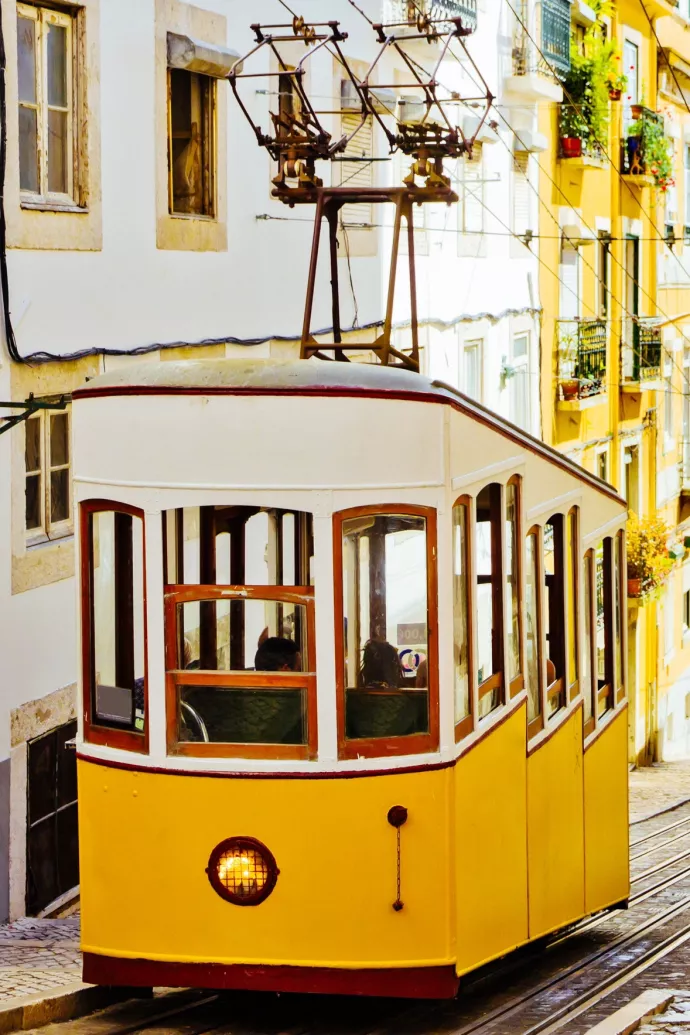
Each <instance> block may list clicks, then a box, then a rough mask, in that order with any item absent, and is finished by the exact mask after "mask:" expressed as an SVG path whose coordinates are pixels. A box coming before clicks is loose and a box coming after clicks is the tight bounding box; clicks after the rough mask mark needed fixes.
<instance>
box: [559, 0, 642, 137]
mask: <svg viewBox="0 0 690 1035" xmlns="http://www.w3.org/2000/svg"><path fill="white" fill-rule="evenodd" d="M590 6H592V7H593V8H594V9H595V10H596V13H597V21H596V22H595V24H594V25H592V26H591V27H590V28H589V29H588V30H587V32H586V33H585V37H584V44H583V46H582V47H581V46H580V44H579V43H578V40H577V38H576V37H575V35H573V36H572V38H571V42H570V71H569V72H568V74H567V76H566V78H565V80H564V83H563V92H564V95H565V97H566V101H565V102H564V103H563V105H562V106H561V136H564V137H579V138H580V139H581V140H582V144H583V148H584V149H585V150H588V151H597V150H601V148H602V147H606V146H607V142H608V131H609V104H610V97H609V91H610V90H622V89H624V88H625V85H626V83H627V79H626V77H625V76H624V75H623V73H622V71H621V58H620V52H619V48H618V44H617V42H616V41H615V40H613V39H607V37H606V35H605V33H604V24H603V22H602V21H601V18H602V16H603V15H605V14H609V13H610V6H611V4H610V0H594V2H593V3H592V4H591V5H590Z"/></svg>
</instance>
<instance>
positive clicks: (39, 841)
mask: <svg viewBox="0 0 690 1035" xmlns="http://www.w3.org/2000/svg"><path fill="white" fill-rule="evenodd" d="M76 735H77V723H76V720H75V721H74V722H68V723H66V724H65V725H64V726H59V727H58V728H57V729H55V730H51V731H50V733H46V734H44V735H43V736H42V737H37V738H36V740H30V741H29V743H28V759H27V762H28V787H27V808H28V822H27V845H26V910H27V913H28V914H29V916H35V915H36V914H37V913H40V912H41V910H43V909H45V908H46V906H48V905H50V903H51V902H54V901H55V899H57V898H60V896H61V895H64V894H65V893H66V892H68V891H71V890H72V888H75V887H76V886H77V884H78V883H79V838H78V827H77V758H76V752H75V751H73V750H72V749H71V748H69V747H67V746H66V745H67V741H69V740H71V739H72V738H73V737H75V736H76Z"/></svg>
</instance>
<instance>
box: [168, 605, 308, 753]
mask: <svg viewBox="0 0 690 1035" xmlns="http://www.w3.org/2000/svg"><path fill="white" fill-rule="evenodd" d="M197 600H198V601H215V600H224V601H228V600H277V601H282V602H283V603H295V604H302V605H304V606H305V608H306V614H307V671H306V672H268V673H266V672H254V671H251V672H248V671H242V670H234V671H233V670H225V671H217V670H212V669H206V670H204V669H195V670H191V671H190V670H188V669H180V668H178V667H177V661H178V652H179V637H178V627H177V607H178V604H184V603H187V602H189V601H197ZM165 668H166V679H165V683H166V686H165V697H166V741H167V751H168V754H169V755H178V756H186V757H191V758H265V759H276V760H284V759H300V760H304V759H307V760H312V759H314V758H316V757H317V754H318V726H317V703H316V625H315V613H314V589H313V587H312V586H200V585H198V586H193V585H184V586H166V587H165ZM181 685H182V686H227V687H256V688H257V689H259V688H261V689H278V690H280V689H282V690H290V689H306V691H307V743H306V744H240V743H237V744H231V743H199V742H196V741H181V740H180V739H179V737H178V708H177V698H178V690H177V688H178V686H181Z"/></svg>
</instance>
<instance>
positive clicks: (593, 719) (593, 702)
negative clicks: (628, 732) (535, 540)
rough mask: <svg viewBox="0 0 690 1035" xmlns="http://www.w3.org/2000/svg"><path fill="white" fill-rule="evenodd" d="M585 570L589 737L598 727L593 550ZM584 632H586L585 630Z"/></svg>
mask: <svg viewBox="0 0 690 1035" xmlns="http://www.w3.org/2000/svg"><path fill="white" fill-rule="evenodd" d="M583 567H584V568H588V569H589V586H590V594H589V599H587V596H586V595H585V600H584V606H585V613H586V612H589V627H590V630H591V637H590V644H589V671H590V685H589V686H586V685H585V684H584V682H583V685H582V693H583V696H585V695H587V694H588V695H589V700H590V709H591V715H590V717H589V719H585V720H584V726H583V735H584V737H585V738H586V737H589V736H590V735H591V734H592V733H594V731H595V729H596V726H597V693H596V685H597V571H596V553H595V551H594V550H593V549H590V550H587V552H586V553H585V556H584V565H583ZM585 581H586V580H585V578H584V571H583V579H582V584H583V588H584V585H585ZM583 632H584V630H583ZM583 642H584V646H585V649H586V648H587V638H586V636H584V635H583Z"/></svg>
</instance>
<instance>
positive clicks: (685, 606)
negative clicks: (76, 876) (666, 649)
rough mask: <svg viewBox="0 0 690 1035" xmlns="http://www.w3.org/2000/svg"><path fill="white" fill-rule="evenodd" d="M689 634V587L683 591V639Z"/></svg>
mask: <svg viewBox="0 0 690 1035" xmlns="http://www.w3.org/2000/svg"><path fill="white" fill-rule="evenodd" d="M688 635H690V589H686V591H685V592H684V593H683V639H684V640H685V638H686V637H687V636H688Z"/></svg>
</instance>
